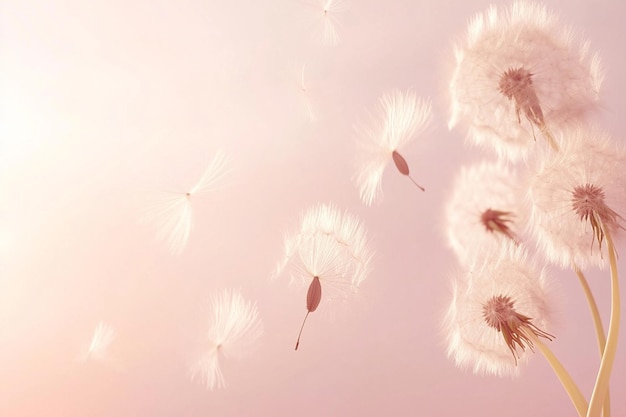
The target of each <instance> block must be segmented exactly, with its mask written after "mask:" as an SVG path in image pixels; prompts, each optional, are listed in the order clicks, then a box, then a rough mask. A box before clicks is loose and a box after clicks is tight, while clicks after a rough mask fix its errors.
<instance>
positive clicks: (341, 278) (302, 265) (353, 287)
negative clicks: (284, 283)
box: [273, 204, 372, 349]
mask: <svg viewBox="0 0 626 417" xmlns="http://www.w3.org/2000/svg"><path fill="white" fill-rule="evenodd" d="M284 248H285V249H284V251H285V256H284V259H283V260H282V261H281V262H280V263H279V264H278V266H277V267H276V270H275V271H274V274H273V277H274V278H275V277H278V276H279V275H281V274H282V273H283V271H284V270H285V268H286V267H287V266H291V267H292V273H291V281H292V282H300V283H302V284H304V283H306V282H307V281H310V284H309V290H308V293H307V304H306V307H307V313H306V316H305V319H304V321H306V318H307V317H308V315H309V313H311V312H313V311H315V310H316V309H317V308H318V306H319V304H320V301H321V299H322V291H323V292H324V299H325V300H326V302H327V303H329V302H333V301H336V300H345V299H346V298H347V297H348V296H349V295H350V294H352V293H355V292H356V291H357V290H358V288H359V286H360V285H361V282H362V281H363V280H364V279H365V278H366V277H367V274H368V272H369V269H370V261H371V258H372V251H371V250H370V249H369V246H368V243H367V234H366V232H365V230H364V228H363V226H362V225H361V222H360V221H359V220H358V218H356V217H354V216H352V215H350V214H348V213H346V212H344V213H341V212H340V211H339V210H337V209H336V208H335V207H334V206H332V205H324V204H320V205H317V206H315V207H313V208H311V209H309V210H307V211H306V212H304V213H303V215H302V218H301V225H300V228H299V230H297V231H296V232H294V233H288V234H286V235H285V245H284ZM302 327H304V322H303V323H302ZM300 332H302V328H301V329H300ZM299 340H300V335H299V336H298V342H297V343H296V349H297V348H298V345H299Z"/></svg>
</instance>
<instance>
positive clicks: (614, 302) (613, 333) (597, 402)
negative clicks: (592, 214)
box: [587, 224, 620, 417]
mask: <svg viewBox="0 0 626 417" xmlns="http://www.w3.org/2000/svg"><path fill="white" fill-rule="evenodd" d="M602 228H603V229H604V236H605V238H606V247H607V251H608V253H609V264H610V265H611V318H610V319H609V331H608V334H607V338H606V346H605V348H604V353H603V354H602V360H601V361H600V368H599V369H598V376H597V377H596V384H595V386H594V387H593V392H592V394H591V399H590V401H589V410H588V411H587V417H599V416H600V411H601V408H602V403H603V402H604V399H605V397H606V395H607V394H608V390H609V380H610V378H611V371H612V370H613V362H614V361H615V353H616V351H617V338H618V335H619V324H620V294H619V278H618V274H617V260H616V254H615V246H614V245H613V237H612V236H611V232H610V231H609V230H608V229H607V228H606V227H605V226H604V224H603V225H602Z"/></svg>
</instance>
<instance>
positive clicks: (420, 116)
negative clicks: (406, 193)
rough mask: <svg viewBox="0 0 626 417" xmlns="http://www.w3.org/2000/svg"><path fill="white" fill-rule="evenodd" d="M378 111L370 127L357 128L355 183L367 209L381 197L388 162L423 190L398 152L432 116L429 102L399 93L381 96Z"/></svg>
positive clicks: (416, 134) (416, 135)
mask: <svg viewBox="0 0 626 417" xmlns="http://www.w3.org/2000/svg"><path fill="white" fill-rule="evenodd" d="M377 110H378V112H377V114H376V116H374V118H373V122H372V123H371V124H370V125H369V126H359V127H357V132H358V134H359V145H360V148H361V152H360V154H359V163H358V170H357V173H356V175H355V177H354V181H355V182H356V184H357V186H358V188H359V194H360V197H361V200H362V201H363V202H364V203H365V204H366V205H368V206H369V205H372V203H374V202H379V201H380V200H381V198H382V185H381V182H382V176H383V172H384V170H385V168H386V166H387V164H388V163H389V162H390V160H393V162H394V164H395V166H396V168H397V169H398V171H400V173H401V174H402V175H405V176H407V177H409V178H410V179H411V181H413V183H414V184H415V185H416V186H417V187H418V188H419V189H420V190H422V191H424V187H422V186H421V185H419V184H418V183H417V182H415V180H414V179H413V178H412V177H411V176H410V173H409V165H408V164H407V162H406V160H405V159H404V157H403V156H402V155H401V154H400V152H399V150H400V149H401V148H402V147H404V146H405V145H406V144H408V143H409V142H410V141H412V140H413V139H415V138H416V137H418V136H419V135H420V134H421V133H423V132H424V130H425V129H426V128H427V127H428V125H429V123H430V120H431V117H432V115H431V105H430V101H428V100H423V99H421V98H417V97H416V96H415V94H413V93H411V92H401V91H399V90H392V91H390V92H387V93H385V94H383V96H382V97H381V98H380V99H379V106H378V109H377Z"/></svg>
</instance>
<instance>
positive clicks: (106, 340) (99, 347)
mask: <svg viewBox="0 0 626 417" xmlns="http://www.w3.org/2000/svg"><path fill="white" fill-rule="evenodd" d="M114 340H115V329H114V328H113V327H112V326H110V325H108V324H106V323H104V322H99V323H98V325H97V326H96V329H95V330H94V332H93V335H92V337H91V340H90V342H89V344H88V345H87V346H86V347H85V348H84V349H83V352H82V353H81V355H80V357H79V360H81V361H89V360H95V361H105V360H106V359H107V353H108V350H109V347H110V345H111V343H113V341H114Z"/></svg>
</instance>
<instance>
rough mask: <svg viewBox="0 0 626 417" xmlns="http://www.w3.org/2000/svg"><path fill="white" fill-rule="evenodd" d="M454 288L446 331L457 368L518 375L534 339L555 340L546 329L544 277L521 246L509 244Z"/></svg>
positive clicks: (546, 300)
mask: <svg viewBox="0 0 626 417" xmlns="http://www.w3.org/2000/svg"><path fill="white" fill-rule="evenodd" d="M453 284H454V288H453V300H452V302H451V304H450V307H449V309H448V312H447V316H446V318H445V328H446V337H447V342H448V356H450V357H451V358H453V359H454V361H455V362H456V364H457V365H458V366H473V370H474V373H478V374H482V373H485V374H493V375H498V376H503V375H517V374H518V373H519V368H518V365H519V364H520V363H522V362H526V361H527V359H528V358H527V356H528V355H527V353H528V351H529V350H530V351H533V349H534V342H533V339H534V338H535V337H541V338H544V339H546V340H552V339H553V338H554V336H552V335H551V334H549V333H547V332H546V331H544V330H542V329H543V328H545V326H546V323H547V319H548V313H549V310H550V308H549V301H548V297H547V294H546V291H545V277H544V273H543V271H538V270H537V268H536V266H535V264H534V262H532V261H529V260H528V259H527V255H526V252H525V251H524V250H523V249H522V248H521V247H520V246H515V245H514V244H512V243H510V242H506V243H505V244H503V245H502V247H501V248H500V249H499V251H498V252H497V253H495V254H494V256H493V257H492V258H491V259H489V258H485V259H482V260H480V261H479V262H476V263H474V264H472V265H471V266H470V268H469V270H468V272H466V273H464V274H463V276H460V277H459V278H458V279H456V281H454V283H453ZM531 334H532V336H533V337H531Z"/></svg>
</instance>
